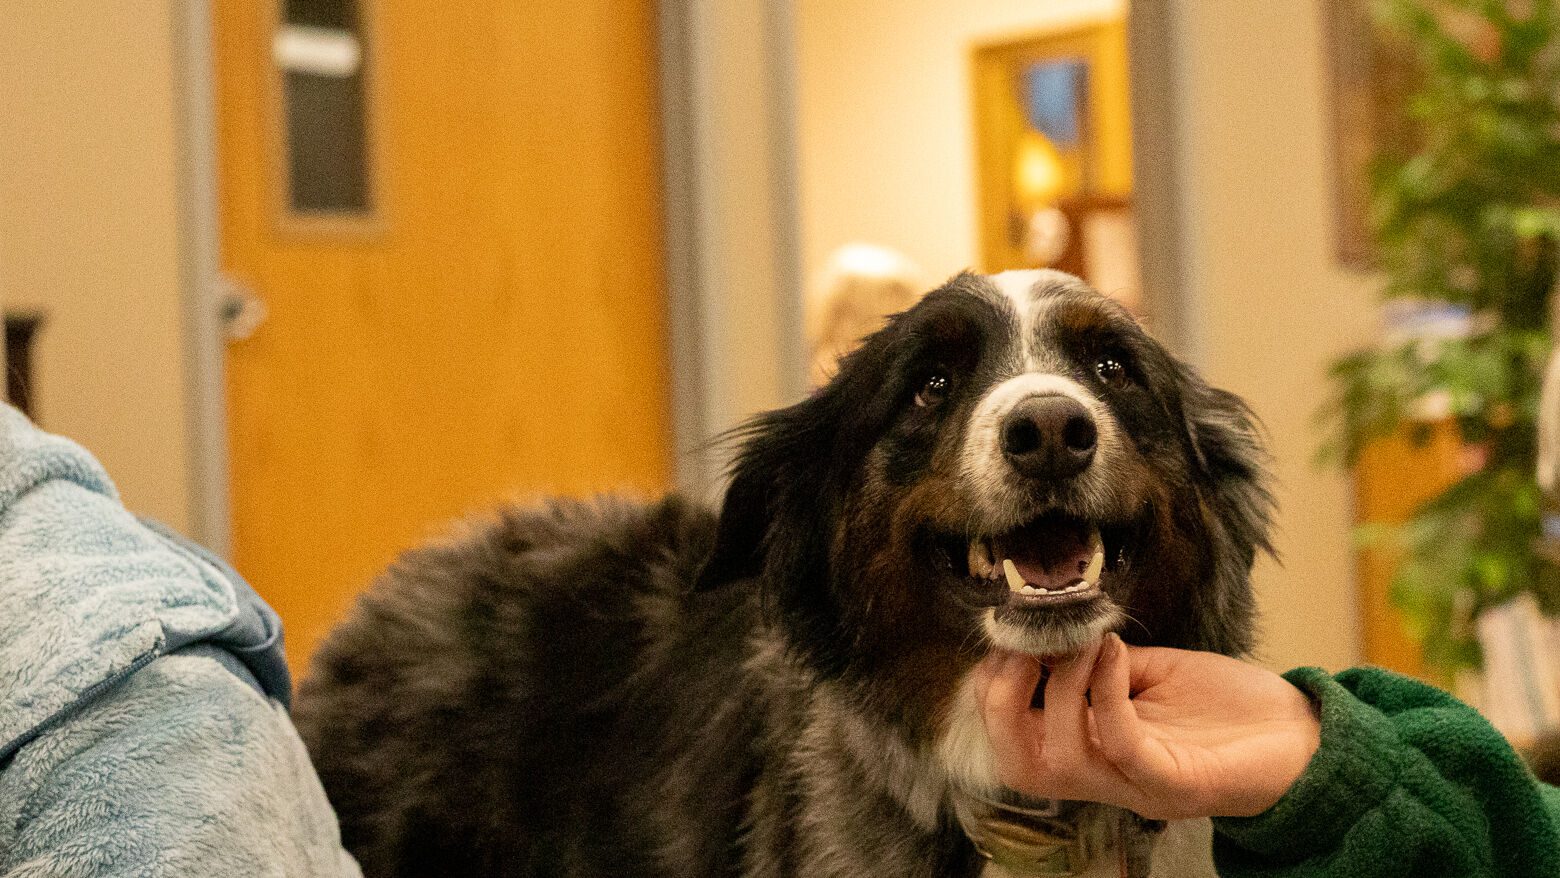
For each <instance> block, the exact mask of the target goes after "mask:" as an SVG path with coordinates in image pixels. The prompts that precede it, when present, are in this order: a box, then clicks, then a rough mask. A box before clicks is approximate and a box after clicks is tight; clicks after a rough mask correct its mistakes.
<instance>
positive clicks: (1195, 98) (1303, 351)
mask: <svg viewBox="0 0 1560 878" xmlns="http://www.w3.org/2000/svg"><path fill="white" fill-rule="evenodd" d="M1141 2H1170V3H1172V5H1174V6H1175V8H1176V9H1177V10H1178V11H1179V13H1180V17H1181V19H1182V21H1181V25H1182V26H1181V29H1180V32H1179V33H1177V34H1166V35H1165V39H1167V40H1173V41H1174V51H1173V53H1172V54H1173V55H1174V56H1175V59H1176V66H1177V67H1178V73H1179V76H1180V78H1181V79H1182V80H1183V81H1182V83H1181V85H1182V89H1181V92H1180V94H1179V99H1178V103H1179V106H1178V115H1179V121H1180V124H1181V125H1182V131H1181V136H1182V137H1181V143H1180V144H1179V149H1180V151H1181V155H1182V157H1183V159H1184V168H1183V170H1184V173H1183V175H1182V179H1181V180H1180V185H1181V187H1182V190H1181V191H1182V192H1184V193H1185V195H1184V202H1185V203H1184V204H1183V205H1181V206H1180V212H1181V214H1182V216H1183V219H1184V222H1185V228H1184V230H1183V231H1184V246H1185V250H1186V254H1185V255H1186V262H1187V265H1186V274H1187V279H1188V281H1189V286H1190V288H1191V289H1190V296H1189V299H1188V302H1187V307H1188V308H1189V310H1190V313H1189V314H1187V315H1186V320H1185V321H1183V322H1184V323H1185V324H1187V325H1188V326H1189V327H1190V328H1191V329H1192V333H1191V335H1192V338H1191V341H1192V342H1193V343H1192V345H1191V347H1190V350H1189V351H1188V352H1189V353H1190V355H1191V356H1192V357H1193V359H1195V360H1196V361H1197V362H1198V363H1199V364H1200V365H1201V366H1202V368H1203V369H1204V370H1205V371H1206V373H1207V374H1208V375H1209V377H1210V378H1212V379H1213V380H1214V382H1215V383H1218V384H1221V385H1223V386H1226V387H1229V388H1231V389H1233V390H1235V391H1237V392H1239V393H1240V394H1242V395H1243V396H1245V397H1246V398H1247V399H1248V400H1249V401H1250V402H1251V404H1252V405H1253V407H1254V408H1255V409H1256V410H1257V413H1258V414H1259V415H1260V416H1261V417H1262V419H1263V421H1264V422H1265V423H1266V426H1267V428H1268V430H1269V432H1270V434H1271V447H1272V451H1273V453H1274V456H1275V458H1276V471H1277V475H1278V478H1279V483H1280V485H1279V499H1280V503H1281V514H1280V517H1279V522H1278V524H1279V532H1278V534H1277V540H1278V546H1279V549H1280V551H1281V552H1282V555H1283V558H1284V563H1283V566H1278V565H1275V564H1272V563H1269V562H1263V563H1262V565H1261V566H1260V567H1259V569H1258V571H1257V576H1256V580H1257V589H1258V595H1259V599H1260V603H1261V610H1262V625H1263V638H1262V645H1261V648H1260V651H1259V657H1260V658H1261V659H1262V660H1264V661H1266V662H1268V663H1269V664H1272V665H1275V666H1293V665H1299V664H1321V665H1324V666H1327V667H1331V668H1339V667H1343V666H1347V665H1349V664H1353V663H1355V662H1357V661H1358V660H1359V658H1360V651H1359V620H1358V613H1357V608H1356V598H1355V585H1354V570H1353V558H1352V554H1351V549H1350V540H1349V530H1350V520H1351V515H1352V511H1351V506H1350V494H1349V487H1348V482H1347V480H1346V479H1344V478H1343V477H1341V476H1339V475H1337V474H1334V473H1328V472H1320V471H1318V470H1316V469H1315V468H1314V467H1313V466H1312V459H1313V456H1314V452H1315V448H1316V444H1317V442H1318V434H1317V430H1316V428H1315V426H1314V423H1313V421H1312V415H1313V413H1314V412H1315V411H1316V409H1317V407H1318V405H1319V404H1320V402H1321V400H1322V398H1323V395H1324V393H1325V386H1324V382H1323V372H1324V369H1325V367H1326V364H1327V362H1328V361H1329V360H1330V359H1331V358H1332V357H1334V356H1335V355H1336V354H1338V353H1340V352H1341V351H1344V350H1346V349H1348V348H1349V347H1350V346H1351V345H1355V344H1357V343H1359V342H1361V341H1362V340H1364V339H1365V338H1366V337H1367V336H1368V333H1369V330H1370V328H1371V327H1372V325H1373V324H1372V310H1371V307H1370V303H1371V301H1372V295H1371V292H1370V290H1371V282H1370V281H1369V279H1367V278H1362V277H1359V276H1357V275H1353V274H1351V273H1349V272H1346V271H1343V270H1341V269H1339V268H1338V267H1337V266H1336V263H1335V262H1334V260H1333V257H1332V251H1331V235H1332V229H1331V226H1330V223H1331V219H1332V206H1331V201H1330V198H1331V193H1330V190H1329V187H1330V185H1331V180H1330V161H1331V158H1330V155H1329V153H1328V146H1327V137H1328V121H1327V116H1326V109H1327V108H1326V101H1325V87H1326V79H1325V69H1324V64H1323V61H1324V55H1323V44H1322V30H1321V25H1322V22H1321V19H1320V7H1321V5H1322V4H1318V3H1316V2H1314V0H1264V2H1260V3H1254V2H1251V0H1141ZM1120 6H1121V4H1120V3H1118V2H1114V0H1093V2H1089V0H1051V2H1046V3H1036V2H1033V0H982V2H959V0H800V14H799V18H798V39H799V49H798V51H799V77H798V82H799V110H798V113H799V117H800V118H799V125H798V128H799V131H798V138H799V147H800V163H801V196H802V200H801V208H802V226H803V254H804V265H805V268H806V270H807V271H808V272H809V278H811V277H812V276H813V275H815V274H816V273H817V272H818V271H819V269H820V268H821V267H822V266H823V265H824V261H825V259H826V258H827V255H828V253H829V252H830V251H831V250H833V248H834V247H836V246H838V245H840V244H843V243H846V242H849V241H853V240H860V239H866V240H870V241H873V242H876V243H882V244H887V245H890V246H893V247H897V248H899V249H901V250H903V251H904V252H905V253H906V254H908V255H910V256H911V257H912V258H914V259H916V260H917V261H919V262H920V263H921V265H922V266H923V267H924V268H925V269H926V270H927V271H928V273H929V274H931V275H932V276H934V277H935V276H941V275H947V274H949V273H951V272H953V271H956V270H958V269H960V268H963V267H965V266H968V265H972V264H974V263H975V262H976V261H977V259H976V255H977V250H976V244H977V239H976V228H975V203H974V189H973V180H974V166H973V156H972V152H971V138H972V134H971V119H970V108H969V83H968V67H967V64H968V61H967V53H968V50H969V47H970V45H971V43H972V42H974V41H976V40H981V39H986V38H989V37H992V36H1001V35H1002V34H1003V33H1004V32H1013V31H1023V30H1032V29H1034V28H1036V27H1037V26H1041V25H1043V24H1045V23H1047V22H1053V23H1055V24H1057V25H1058V26H1061V25H1065V24H1069V23H1073V22H1077V21H1079V20H1082V19H1088V18H1090V17H1098V16H1102V15H1106V14H1110V13H1113V12H1115V11H1117V10H1119V9H1120ZM1140 170H1142V171H1143V172H1144V173H1153V172H1154V170H1155V169H1152V168H1150V169H1140Z"/></svg>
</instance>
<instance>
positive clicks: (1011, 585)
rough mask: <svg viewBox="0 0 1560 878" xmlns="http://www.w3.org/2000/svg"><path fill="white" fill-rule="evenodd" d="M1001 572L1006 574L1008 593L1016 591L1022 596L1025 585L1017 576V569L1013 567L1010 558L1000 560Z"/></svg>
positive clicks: (1020, 577)
mask: <svg viewBox="0 0 1560 878" xmlns="http://www.w3.org/2000/svg"><path fill="white" fill-rule="evenodd" d="M1002 572H1003V573H1005V574H1007V582H1008V591H1016V592H1018V593H1019V594H1023V592H1024V586H1025V585H1027V583H1025V582H1024V577H1022V576H1020V575H1019V573H1018V568H1017V567H1014V566H1013V559H1012V558H1003V559H1002Z"/></svg>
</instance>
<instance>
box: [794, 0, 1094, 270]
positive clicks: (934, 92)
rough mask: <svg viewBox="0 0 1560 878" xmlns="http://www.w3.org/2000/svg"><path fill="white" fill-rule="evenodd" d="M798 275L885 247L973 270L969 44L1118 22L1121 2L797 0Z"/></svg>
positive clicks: (943, 266) (975, 238)
mask: <svg viewBox="0 0 1560 878" xmlns="http://www.w3.org/2000/svg"><path fill="white" fill-rule="evenodd" d="M797 2H798V10H797V27H796V31H797V54H798V62H797V115H798V120H797V147H798V153H799V163H800V170H801V215H802V267H803V271H804V272H805V275H804V278H803V279H804V281H807V282H814V281H815V280H816V278H817V276H818V275H819V273H820V272H821V271H822V270H823V268H824V266H825V265H826V263H827V260H828V256H829V254H830V253H831V252H833V251H834V249H835V248H837V247H839V246H840V245H842V244H848V243H851V242H853V241H870V242H871V243H875V244H884V245H887V246H889V247H893V248H895V249H897V250H899V251H901V252H903V253H904V254H905V255H907V256H909V257H910V258H911V259H913V260H915V261H916V263H917V264H919V265H920V266H921V267H922V268H923V269H924V270H925V271H926V272H927V274H928V275H930V276H931V277H933V278H943V277H947V276H949V275H952V274H954V273H955V272H958V271H961V270H963V269H965V268H968V267H970V266H973V265H975V264H976V263H977V262H979V261H980V260H979V253H980V251H979V244H980V241H979V229H978V227H977V217H976V204H975V156H974V117H973V114H972V110H971V107H970V49H971V47H972V46H973V45H974V44H975V43H977V42H982V41H986V40H992V39H1000V38H1002V37H1005V36H1010V35H1015V34H1022V33H1024V32H1028V31H1034V30H1036V29H1039V28H1042V27H1046V26H1053V25H1054V26H1057V27H1066V26H1069V25H1075V24H1082V23H1086V22H1089V21H1095V20H1098V19H1100V18H1105V17H1108V16H1111V15H1117V14H1119V13H1120V10H1121V8H1122V6H1123V0H1044V2H1036V0H797Z"/></svg>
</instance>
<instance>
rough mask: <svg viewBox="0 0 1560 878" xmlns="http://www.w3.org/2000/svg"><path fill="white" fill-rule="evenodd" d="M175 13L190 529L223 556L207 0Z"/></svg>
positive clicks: (226, 531) (217, 248)
mask: <svg viewBox="0 0 1560 878" xmlns="http://www.w3.org/2000/svg"><path fill="white" fill-rule="evenodd" d="M173 17H174V29H175V30H174V41H173V42H174V51H175V52H176V53H177V56H178V57H176V58H175V59H174V66H173V69H174V73H175V77H176V79H177V82H176V83H175V84H174V85H175V89H176V91H177V95H178V110H179V113H178V121H177V124H178V139H179V164H178V186H179V224H180V230H179V242H180V248H181V250H182V253H181V254H180V258H179V262H180V283H181V285H182V286H183V291H182V293H183V296H182V298H183V300H184V307H183V309H182V312H183V319H184V327H183V330H184V331H183V335H184V349H185V357H184V363H185V368H184V385H185V394H186V399H187V403H186V414H185V432H186V436H187V440H186V441H187V443H188V445H189V451H190V455H189V460H190V489H189V490H190V496H189V498H188V504H189V511H190V516H189V521H190V530H191V531H192V533H191V534H190V535H191V536H193V537H194V538H195V539H196V540H198V541H199V542H201V543H202V544H204V545H206V546H208V547H209V548H210V549H211V550H212V551H213V552H216V553H217V554H219V555H221V556H223V557H227V556H229V555H230V554H231V551H232V516H231V509H230V506H229V503H230V502H231V500H230V498H229V492H228V453H227V399H226V387H227V381H226V375H225V370H226V365H225V359H224V353H223V345H224V335H223V321H222V309H223V305H224V301H223V300H224V298H225V286H224V284H223V279H222V252H221V237H220V226H219V224H218V217H219V215H220V214H219V210H220V205H219V204H218V200H217V112H216V109H217V108H216V90H215V86H216V68H215V62H214V60H213V48H212V45H211V41H212V27H211V0H182V2H179V3H176V4H174V10H173Z"/></svg>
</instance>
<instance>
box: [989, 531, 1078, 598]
mask: <svg viewBox="0 0 1560 878" xmlns="http://www.w3.org/2000/svg"><path fill="white" fill-rule="evenodd" d="M1091 537H1092V534H1091V533H1090V529H1089V528H1088V527H1086V526H1084V525H1083V524H1081V523H1074V522H1058V521H1055V520H1050V521H1041V522H1037V523H1035V524H1032V525H1029V526H1028V527H1025V528H1023V529H1021V530H1018V531H1015V532H1014V533H1011V534H1008V535H1007V536H1006V537H1004V538H1003V540H1002V545H1001V546H1000V547H998V551H999V552H1000V553H1001V554H1002V556H1003V557H1006V558H1008V559H1010V560H1011V561H1012V562H1013V567H1014V568H1015V569H1016V570H1018V575H1020V576H1022V577H1023V578H1024V581H1025V582H1027V583H1029V584H1030V585H1033V586H1035V587H1036V588H1046V589H1060V588H1066V587H1067V586H1069V585H1071V584H1072V583H1074V582H1076V581H1077V580H1078V578H1079V577H1081V576H1083V574H1084V571H1086V570H1088V568H1089V562H1090V561H1092V560H1094V551H1095V545H1094V541H1093V540H1092V539H1091Z"/></svg>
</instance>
